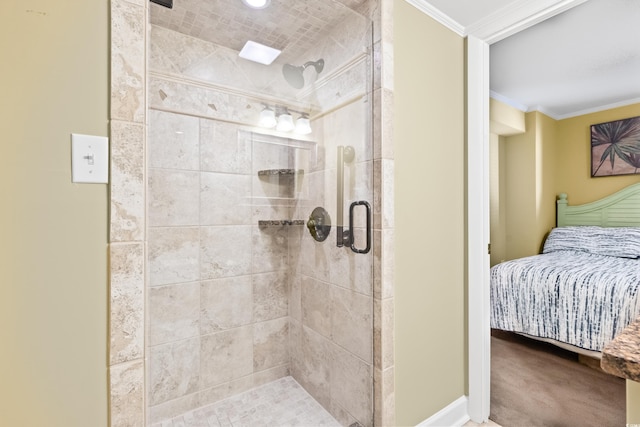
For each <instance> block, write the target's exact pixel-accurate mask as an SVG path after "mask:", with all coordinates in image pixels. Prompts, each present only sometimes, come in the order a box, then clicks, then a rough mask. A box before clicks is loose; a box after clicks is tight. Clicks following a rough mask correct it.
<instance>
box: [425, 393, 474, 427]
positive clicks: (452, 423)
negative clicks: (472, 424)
mask: <svg viewBox="0 0 640 427" xmlns="http://www.w3.org/2000/svg"><path fill="white" fill-rule="evenodd" d="M468 400H469V399H468V397H467V396H460V397H459V398H458V399H456V400H454V401H453V402H451V403H450V404H448V405H447V406H446V407H445V408H442V409H441V410H439V411H438V412H437V413H435V414H433V415H432V416H431V417H429V418H428V419H426V420H424V421H422V422H421V423H420V424H418V426H417V427H460V426H462V425H464V424H465V423H466V422H467V421H469V420H470V419H471V418H470V417H469V413H468V411H467V402H468Z"/></svg>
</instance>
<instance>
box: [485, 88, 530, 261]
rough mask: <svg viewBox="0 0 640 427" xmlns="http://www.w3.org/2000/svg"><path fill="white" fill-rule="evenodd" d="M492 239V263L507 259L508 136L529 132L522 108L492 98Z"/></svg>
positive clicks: (490, 113)
mask: <svg viewBox="0 0 640 427" xmlns="http://www.w3.org/2000/svg"><path fill="white" fill-rule="evenodd" d="M489 117H490V120H491V123H490V131H491V133H490V142H489V143H490V149H489V153H490V160H489V166H490V172H489V173H490V183H489V188H490V189H489V199H490V221H491V224H490V230H491V236H490V242H491V266H493V265H495V264H497V263H499V262H502V261H504V260H506V259H507V212H506V201H507V200H508V197H507V190H506V179H504V176H505V168H506V164H507V162H506V142H505V138H506V137H508V136H513V135H519V134H523V133H524V132H525V131H526V127H525V115H524V113H523V112H522V111H520V110H518V109H516V108H514V107H512V106H510V105H507V104H505V103H503V102H500V101H497V100H495V99H493V98H492V99H490V111H489Z"/></svg>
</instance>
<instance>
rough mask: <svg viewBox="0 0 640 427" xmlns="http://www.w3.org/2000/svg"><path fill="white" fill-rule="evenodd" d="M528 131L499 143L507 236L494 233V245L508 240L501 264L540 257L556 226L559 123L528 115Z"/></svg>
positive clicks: (500, 181) (544, 117)
mask: <svg viewBox="0 0 640 427" xmlns="http://www.w3.org/2000/svg"><path fill="white" fill-rule="evenodd" d="M525 129H526V132H524V133H522V134H517V135H512V136H507V137H503V138H500V142H499V144H500V148H499V149H500V151H502V150H504V153H503V154H502V155H501V156H500V159H501V160H502V163H501V164H500V166H499V173H500V178H499V180H498V181H499V186H500V188H501V189H502V190H503V191H501V192H500V203H501V204H502V203H504V206H501V209H502V208H504V215H503V216H502V217H501V222H504V223H503V224H502V225H503V227H504V233H505V235H504V236H502V235H497V236H496V233H495V230H494V231H492V241H493V239H494V238H495V239H496V241H501V239H504V242H505V248H504V251H503V252H502V253H501V259H500V260H503V259H514V258H520V257H523V256H529V255H535V254H537V253H539V251H540V245H541V243H542V241H543V239H544V236H545V234H546V233H548V232H549V230H550V229H551V228H552V227H553V226H554V225H555V197H556V196H555V187H554V182H555V178H554V177H555V165H556V156H555V151H556V146H555V141H556V122H555V121H554V120H553V119H551V118H550V117H548V116H546V115H544V114H541V113H539V112H531V113H527V114H525ZM492 159H495V157H492ZM492 167H493V166H492ZM494 187H495V186H494ZM492 190H493V188H492ZM492 197H493V196H492ZM492 207H494V206H493V205H492ZM494 214H495V212H492V215H494ZM493 261H497V260H495V259H494V260H492V264H493V263H494V262H493Z"/></svg>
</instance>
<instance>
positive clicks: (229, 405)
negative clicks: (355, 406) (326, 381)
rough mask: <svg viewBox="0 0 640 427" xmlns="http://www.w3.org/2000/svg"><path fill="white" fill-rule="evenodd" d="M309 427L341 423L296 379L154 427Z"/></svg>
mask: <svg viewBox="0 0 640 427" xmlns="http://www.w3.org/2000/svg"><path fill="white" fill-rule="evenodd" d="M239 426H243V427H255V426H279V427H280V426H281V427H285V426H287V427H295V426H298V427H303V426H304V427H307V426H335V427H340V423H339V422H338V421H336V419H335V418H333V417H332V416H331V414H329V412H327V411H326V410H325V409H324V408H323V407H322V406H321V405H320V404H319V403H318V402H317V401H316V400H315V399H313V397H311V395H309V393H307V392H306V391H305V390H304V389H303V388H302V386H300V384H298V383H297V382H296V380H294V379H293V378H292V377H284V378H281V379H279V380H276V381H273V382H270V383H268V384H265V385H262V386H260V387H257V388H254V389H251V390H249V391H246V392H244V393H241V394H238V395H236V396H233V397H230V398H228V399H225V400H221V401H220V402H216V403H214V404H211V405H207V406H204V407H202V408H198V409H195V410H193V411H190V412H187V413H185V414H182V415H180V416H178V417H175V418H172V419H170V420H166V421H163V422H159V423H156V424H153V425H152V426H151V427H239Z"/></svg>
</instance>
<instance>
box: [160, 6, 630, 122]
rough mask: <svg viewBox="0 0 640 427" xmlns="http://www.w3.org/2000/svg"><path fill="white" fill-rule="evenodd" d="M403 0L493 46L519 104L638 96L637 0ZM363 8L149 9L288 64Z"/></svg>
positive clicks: (611, 101)
mask: <svg viewBox="0 0 640 427" xmlns="http://www.w3.org/2000/svg"><path fill="white" fill-rule="evenodd" d="M406 1H408V2H409V3H411V4H413V5H415V6H416V7H418V8H419V9H421V10H423V11H425V12H427V13H429V14H430V15H431V16H433V17H435V18H436V19H438V20H439V21H440V22H442V23H443V24H445V25H447V26H448V27H449V28H451V29H453V30H454V31H456V32H457V33H459V34H461V35H463V36H466V35H469V34H471V35H474V36H476V37H478V38H480V39H482V40H486V41H488V42H489V43H491V47H490V58H491V72H490V86H491V94H492V96H493V97H494V98H496V99H499V100H501V101H503V102H506V103H508V104H510V105H512V106H514V107H516V108H519V109H521V110H523V111H533V110H537V111H541V112H543V113H545V114H547V115H549V116H551V117H553V118H555V119H562V118H566V117H572V116H576V115H580V114H585V113H588V112H592V111H599V110H603V109H607V108H612V107H615V106H620V105H627V104H631V103H636V102H640V25H638V22H640V0H535V1H533V0H406ZM338 3H340V4H338ZM366 7H367V1H366V0H334V2H331V1H327V2H322V1H321V2H311V1H300V0H278V1H273V2H272V4H271V6H270V7H269V8H268V9H265V10H262V11H251V10H248V9H247V8H246V7H244V6H242V5H241V2H240V1H239V0H206V1H203V0H177V1H175V2H174V8H173V9H172V10H169V9H165V8H163V7H160V6H157V5H155V4H152V5H151V14H150V15H151V22H152V23H154V24H158V25H161V26H163V27H166V28H169V29H174V30H177V31H180V32H183V33H185V34H188V35H191V36H194V37H198V38H201V39H204V40H208V41H211V42H214V43H217V44H220V45H223V46H228V47H231V48H234V49H237V50H239V49H240V48H241V47H242V46H241V43H244V41H245V40H246V37H247V35H249V36H250V38H251V37H252V35H253V37H254V38H257V39H259V40H262V41H263V42H265V43H266V44H269V45H270V46H272V47H275V48H278V49H281V50H283V54H282V59H283V60H293V59H295V58H297V57H298V56H299V55H300V54H302V53H303V52H305V51H306V50H308V49H309V48H310V47H311V46H313V44H314V43H315V41H314V40H317V37H318V36H322V35H323V34H330V33H331V30H332V28H331V27H332V26H333V25H335V23H336V22H339V21H340V20H341V19H343V18H344V17H345V16H346V15H348V14H350V13H353V11H356V12H362V13H366V12H365V10H364V9H365V8H366ZM549 16H551V17H550V18H547V17H549ZM258 17H259V18H258ZM285 22H286V23H287V24H286V25H283V23H285ZM522 22H526V24H522ZM533 24H535V25H533ZM527 26H528V28H526V29H524V30H522V31H519V30H520V29H521V28H525V27H527ZM514 28H515V29H514ZM517 31H519V32H517ZM258 34H259V35H258ZM241 35H242V36H241ZM310 35H311V37H310Z"/></svg>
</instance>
